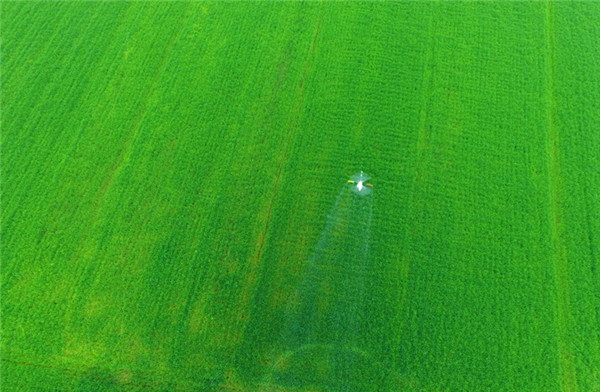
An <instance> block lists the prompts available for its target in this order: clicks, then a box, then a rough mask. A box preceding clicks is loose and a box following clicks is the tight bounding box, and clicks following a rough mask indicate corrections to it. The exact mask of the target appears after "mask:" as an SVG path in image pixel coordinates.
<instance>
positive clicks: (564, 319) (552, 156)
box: [545, 4, 578, 392]
mask: <svg viewBox="0 0 600 392" xmlns="http://www.w3.org/2000/svg"><path fill="white" fill-rule="evenodd" d="M545 22H546V32H545V34H546V45H547V46H546V55H547V58H546V74H547V80H546V84H547V86H546V91H547V113H548V114H547V116H548V118H547V121H548V122H547V127H548V139H547V150H548V185H549V190H548V191H549V201H550V211H549V217H548V218H549V220H550V222H549V223H550V230H551V233H550V235H551V237H550V238H551V245H552V250H551V252H552V253H551V257H552V265H553V269H554V275H555V286H556V295H557V302H558V303H557V309H556V318H557V329H558V331H557V332H558V340H559V341H558V346H559V347H558V351H559V358H558V363H559V369H560V385H561V388H562V390H563V391H566V392H574V391H577V390H578V388H577V374H576V370H575V368H574V366H573V360H574V358H573V353H572V348H571V347H570V344H569V341H568V336H569V334H568V329H569V318H570V314H569V309H570V304H569V288H568V285H569V277H568V272H569V271H568V270H569V266H568V260H567V255H566V252H567V245H566V243H565V238H564V237H565V234H564V230H565V229H564V222H563V217H562V214H563V211H562V210H561V194H562V187H563V186H562V184H561V169H560V156H559V135H558V129H557V127H556V124H555V118H554V117H555V114H554V112H555V109H556V97H555V84H554V80H555V73H556V71H555V58H554V50H555V38H554V34H555V33H554V15H553V12H552V4H546V7H545Z"/></svg>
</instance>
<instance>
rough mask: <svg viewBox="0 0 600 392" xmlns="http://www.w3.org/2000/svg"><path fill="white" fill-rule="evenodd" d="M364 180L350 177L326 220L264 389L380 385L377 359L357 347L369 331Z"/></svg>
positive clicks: (367, 189)
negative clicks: (366, 293) (366, 308)
mask: <svg viewBox="0 0 600 392" xmlns="http://www.w3.org/2000/svg"><path fill="white" fill-rule="evenodd" d="M367 181H368V176H367V175H365V174H364V173H362V172H361V173H360V174H358V175H356V176H354V177H352V179H351V180H350V181H348V183H347V184H345V186H344V187H343V188H342V190H341V191H340V192H339V194H338V196H337V198H336V200H335V203H334V205H333V208H332V209H331V211H330V213H329V214H328V216H327V221H326V224H325V228H324V229H323V231H322V233H321V236H320V238H319V241H318V243H317V245H316V247H315V249H314V251H313V252H312V254H311V256H310V257H309V259H308V260H307V263H306V266H305V269H304V271H303V273H302V277H301V278H302V279H301V282H300V284H299V285H298V287H297V290H296V293H295V298H294V300H293V301H292V302H291V303H290V304H289V307H288V311H287V314H286V317H285V325H284V326H283V328H282V329H283V332H282V335H281V337H280V346H281V347H282V349H283V350H282V351H283V354H281V355H279V356H278V357H277V360H276V361H275V364H274V366H273V368H272V369H271V371H270V372H269V374H268V376H267V379H266V380H264V381H265V383H264V385H265V386H268V387H270V388H272V387H273V386H278V387H280V388H284V389H278V390H288V388H289V389H290V390H294V391H296V390H319V391H321V390H323V391H363V390H364V391H373V390H374V389H373V388H377V386H378V384H377V383H378V382H380V380H383V377H382V376H381V374H379V373H380V369H378V365H377V360H376V358H372V357H371V356H370V355H369V353H368V352H367V351H365V345H364V344H362V342H361V338H362V339H364V337H365V336H366V335H365V333H364V331H365V328H367V327H368V320H366V317H365V307H366V306H368V300H369V299H368V298H366V296H365V292H366V290H365V284H367V282H368V281H369V279H367V274H368V271H369V269H368V263H369V244H370V241H371V220H372V216H373V192H372V188H371V186H372V185H371V184H369V183H368V182H367ZM363 384H364V385H363ZM315 388H316V389H315ZM379 390H381V389H379Z"/></svg>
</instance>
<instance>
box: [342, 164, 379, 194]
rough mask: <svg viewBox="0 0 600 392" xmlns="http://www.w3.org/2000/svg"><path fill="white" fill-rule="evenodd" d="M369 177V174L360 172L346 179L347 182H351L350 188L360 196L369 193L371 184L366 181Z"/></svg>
mask: <svg viewBox="0 0 600 392" xmlns="http://www.w3.org/2000/svg"><path fill="white" fill-rule="evenodd" d="M370 178H371V177H369V175H367V174H365V173H363V172H362V170H361V172H360V174H355V175H353V176H352V178H351V179H350V180H348V184H352V190H353V191H354V193H357V194H359V195H361V196H364V195H368V194H369V193H371V189H370V188H373V184H371V183H369V182H367V181H368V180H369V179H370Z"/></svg>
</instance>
